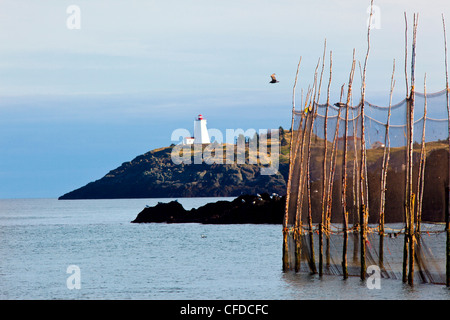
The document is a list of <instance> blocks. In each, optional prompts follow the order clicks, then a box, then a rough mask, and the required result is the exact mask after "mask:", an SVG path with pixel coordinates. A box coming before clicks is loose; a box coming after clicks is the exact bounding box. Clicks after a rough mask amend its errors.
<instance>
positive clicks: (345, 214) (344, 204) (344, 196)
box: [342, 49, 355, 279]
mask: <svg viewBox="0 0 450 320" xmlns="http://www.w3.org/2000/svg"><path fill="white" fill-rule="evenodd" d="M354 72H355V50H354V49H353V62H352V69H351V71H350V77H349V80H348V92H347V103H346V104H345V131H344V157H343V164H342V214H343V221H344V243H343V250H342V271H343V274H344V279H347V278H348V268H347V246H348V211H347V144H348V141H347V139H348V111H349V110H348V108H349V105H350V99H351V94H352V84H353V75H354Z"/></svg>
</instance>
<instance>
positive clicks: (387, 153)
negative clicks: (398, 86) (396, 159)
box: [379, 59, 395, 268]
mask: <svg viewBox="0 0 450 320" xmlns="http://www.w3.org/2000/svg"><path fill="white" fill-rule="evenodd" d="M394 74H395V59H394V62H393V66H392V77H391V90H390V94H389V111H388V117H387V121H386V133H385V136H384V152H383V167H382V169H381V197H380V199H381V202H380V222H379V235H380V247H379V265H380V267H381V268H384V258H383V257H384V220H385V207H386V181H387V171H388V167H389V159H390V151H391V139H390V137H389V125H390V120H391V107H392V94H393V91H394V86H395V80H394Z"/></svg>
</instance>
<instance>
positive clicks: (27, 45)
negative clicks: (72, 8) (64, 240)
mask: <svg viewBox="0 0 450 320" xmlns="http://www.w3.org/2000/svg"><path fill="white" fill-rule="evenodd" d="M392 2H393V1H381V0H380V1H375V2H374V4H375V5H377V6H378V7H379V9H380V11H379V13H380V27H381V28H380V29H373V30H372V34H371V52H370V57H369V65H368V69H367V98H368V99H369V100H371V101H373V102H375V103H381V104H383V103H387V101H388V94H389V83H390V76H391V70H392V61H393V59H396V61H397V74H396V81H397V87H396V96H397V98H398V99H402V98H403V96H404V94H405V84H404V76H403V68H404V31H405V30H404V16H403V14H404V12H405V11H406V12H407V13H408V18H409V28H410V31H411V29H412V28H411V25H412V14H413V13H414V12H419V15H420V16H419V28H418V35H417V41H418V47H417V69H416V77H417V80H416V83H417V87H419V88H420V87H421V86H423V75H424V72H427V90H428V91H429V92H432V91H438V90H441V89H443V88H444V85H445V83H444V82H445V78H444V77H445V73H444V52H443V33H442V22H441V14H442V13H444V14H445V16H446V17H448V22H447V25H449V27H448V28H449V29H450V5H449V4H448V1H446V0H441V1H406V0H401V1H395V3H392ZM73 4H74V5H78V6H79V7H80V9H81V29H80V30H69V29H68V28H67V27H66V19H67V18H68V16H69V15H68V14H67V13H66V8H67V7H68V6H69V5H73ZM369 5H370V1H361V0H349V1H331V0H329V1H299V0H291V1H274V0H272V1H261V0H260V1H249V0H247V1H242V0H241V1H233V0H228V1H215V0H214V1H211V0H209V1H206V0H196V1H177V0H172V1H167V0H166V1H138V0H134V1H132V0H128V1H125V0H123V1H118V0H116V1H111V0H109V1H104V0H89V1H82V0H78V1H77V0H74V1H65V0H41V1H31V0H22V1H13V0H12V1H8V0H1V1H0V43H1V46H0V149H1V150H2V152H1V155H0V179H1V181H2V183H1V186H0V198H9V197H57V196H60V195H62V194H63V193H65V192H68V191H71V190H72V189H74V188H78V187H80V186H82V185H84V184H86V183H88V182H90V181H92V180H96V179H99V178H101V177H102V176H103V175H105V174H106V173H107V172H108V171H109V170H111V169H114V168H115V167H117V166H118V165H120V164H121V163H122V162H125V161H129V160H131V159H133V158H134V157H135V156H137V155H139V154H142V153H145V152H147V151H149V150H151V149H154V148H157V147H161V146H167V145H169V144H170V143H171V141H170V136H171V133H172V131H173V130H175V129H177V128H186V129H189V130H192V128H193V118H194V116H195V115H197V114H198V113H202V114H203V115H205V117H206V118H207V119H208V126H209V127H211V128H218V129H220V130H223V131H225V129H226V128H232V129H237V128H243V129H249V128H255V129H259V128H277V127H278V126H280V125H282V126H284V127H289V126H290V117H291V107H292V106H291V99H292V86H293V80H294V76H295V71H296V67H297V62H298V59H299V57H300V56H302V64H301V69H300V75H299V84H298V87H297V92H298V94H299V95H298V97H297V101H300V92H301V90H300V89H301V88H304V89H305V90H306V89H307V87H308V85H309V84H310V83H312V81H313V76H314V69H315V67H316V64H317V59H318V58H319V57H321V56H322V53H323V42H324V39H325V38H326V39H327V52H329V50H332V51H333V87H332V88H333V93H334V97H335V96H336V95H337V94H338V93H339V92H338V91H339V87H340V86H341V84H343V83H345V82H347V79H348V73H349V71H350V66H351V59H352V51H353V48H355V49H356V58H357V59H358V60H360V61H361V63H363V62H364V56H365V51H366V46H367V43H366V33H367V29H366V21H367V18H368V13H367V11H366V10H367V8H368V6H369ZM448 32H449V33H450V30H449V31H448ZM409 50H410V48H409ZM327 59H328V53H327ZM327 63H328V60H327ZM274 72H275V73H276V74H277V76H278V79H279V80H280V83H278V84H276V85H269V84H268V82H269V80H270V79H269V75H270V74H271V73H274ZM327 72H328V64H327V65H326V70H325V74H326V75H327V76H328V74H327ZM356 74H357V75H359V70H357V73H356ZM326 79H327V78H326ZM355 81H356V82H355V87H356V88H357V89H355V90H357V91H358V90H359V79H358V77H355ZM322 97H323V98H325V95H324V94H322Z"/></svg>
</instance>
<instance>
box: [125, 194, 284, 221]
mask: <svg viewBox="0 0 450 320" xmlns="http://www.w3.org/2000/svg"><path fill="white" fill-rule="evenodd" d="M285 201H286V197H284V196H283V197H279V196H278V195H272V196H269V194H267V193H263V194H262V195H259V194H258V195H241V196H239V197H237V198H236V199H234V200H233V201H217V202H215V203H208V204H205V205H204V206H201V207H199V208H193V209H191V210H185V209H184V208H183V206H182V205H181V204H180V203H178V202H177V201H171V202H169V203H158V204H157V205H156V206H154V207H147V208H144V209H143V210H142V211H141V212H140V213H139V214H138V216H137V217H136V219H135V220H133V221H132V222H133V223H143V222H165V223H204V224H244V223H248V224H281V223H282V222H283V217H284V208H285V203H286V202H285Z"/></svg>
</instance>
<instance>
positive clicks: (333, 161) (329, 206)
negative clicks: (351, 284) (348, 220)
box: [326, 84, 345, 267]
mask: <svg viewBox="0 0 450 320" xmlns="http://www.w3.org/2000/svg"><path fill="white" fill-rule="evenodd" d="M344 86H345V84H343V85H342V87H341V97H340V100H339V101H340V102H342V96H343V94H344ZM340 118H341V108H339V110H338V114H337V118H336V128H335V131H334V138H333V144H332V147H331V157H330V169H331V171H330V177H329V180H328V188H327V189H328V190H327V208H326V223H327V230H328V237H327V267H329V266H330V257H331V256H330V239H329V237H330V229H331V209H332V202H333V184H334V177H335V173H336V162H337V150H336V149H337V140H338V136H339V124H340Z"/></svg>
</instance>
